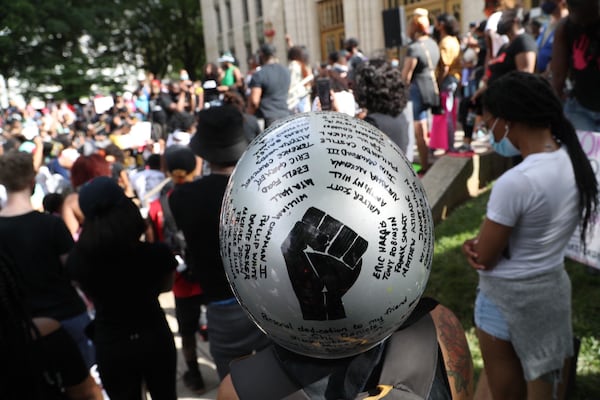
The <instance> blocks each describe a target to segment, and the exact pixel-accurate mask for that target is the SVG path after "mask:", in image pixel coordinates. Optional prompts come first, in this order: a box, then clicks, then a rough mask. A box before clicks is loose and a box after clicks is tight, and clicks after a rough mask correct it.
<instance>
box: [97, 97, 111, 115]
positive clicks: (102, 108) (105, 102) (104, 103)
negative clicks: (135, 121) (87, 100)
mask: <svg viewBox="0 0 600 400" xmlns="http://www.w3.org/2000/svg"><path fill="white" fill-rule="evenodd" d="M114 105H115V102H114V100H113V98H112V96H103V97H96V98H95V99H94V110H95V111H96V114H104V113H105V112H107V111H108V110H110V109H111V108H112V107H113V106H114Z"/></svg>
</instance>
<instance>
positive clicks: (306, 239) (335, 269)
mask: <svg viewBox="0 0 600 400" xmlns="http://www.w3.org/2000/svg"><path fill="white" fill-rule="evenodd" d="M367 247H368V243H367V241H366V240H365V239H363V238H362V237H360V236H359V235H358V234H357V233H356V232H354V231H353V230H352V229H350V228H349V227H347V226H346V225H344V224H343V223H341V222H340V221H338V220H337V219H335V218H333V217H331V216H330V215H328V214H326V213H324V212H323V211H321V210H319V209H317V208H315V207H311V208H309V209H308V210H307V211H306V212H305V213H304V216H303V217H302V221H298V222H296V224H295V225H294V227H293V228H292V230H291V231H290V233H289V234H288V236H287V237H286V239H285V240H284V242H283V244H282V245H281V251H282V252H283V257H284V259H285V263H286V265H287V270H288V274H289V276H290V281H291V283H292V287H293V288H294V292H295V293H296V296H297V297H298V301H299V302H300V309H301V310H302V316H303V318H304V319H305V320H317V321H325V320H336V319H342V318H345V317H346V312H345V310H344V304H343V302H342V296H343V295H344V294H345V293H346V292H347V291H348V290H349V289H350V288H351V287H352V285H353V284H354V282H356V279H357V278H358V276H359V275H360V270H361V267H362V258H361V257H362V255H363V254H364V253H365V251H366V250H367Z"/></svg>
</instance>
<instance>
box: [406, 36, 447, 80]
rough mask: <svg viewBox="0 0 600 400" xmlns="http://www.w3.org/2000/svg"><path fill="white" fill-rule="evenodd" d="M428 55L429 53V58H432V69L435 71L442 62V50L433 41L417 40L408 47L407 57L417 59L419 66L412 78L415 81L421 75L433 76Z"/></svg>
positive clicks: (428, 39)
mask: <svg viewBox="0 0 600 400" xmlns="http://www.w3.org/2000/svg"><path fill="white" fill-rule="evenodd" d="M427 53H429V57H430V58H431V68H432V69H433V70H435V67H436V66H437V65H438V62H439V61H440V50H439V48H438V45H437V43H436V42H435V41H434V40H433V39H431V38H430V37H426V38H425V39H422V40H415V41H414V42H412V43H411V44H410V45H409V46H408V50H407V52H406V56H407V57H413V58H416V59H417V65H416V67H415V70H414V72H413V76H412V80H413V81H414V80H415V79H416V78H417V77H418V76H421V75H427V77H429V76H431V70H430V69H429V61H428V59H427Z"/></svg>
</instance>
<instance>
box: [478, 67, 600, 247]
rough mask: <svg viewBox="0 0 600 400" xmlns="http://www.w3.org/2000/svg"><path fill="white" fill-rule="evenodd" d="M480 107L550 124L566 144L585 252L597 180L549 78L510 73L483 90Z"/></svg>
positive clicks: (516, 118) (531, 122)
mask: <svg viewBox="0 0 600 400" xmlns="http://www.w3.org/2000/svg"><path fill="white" fill-rule="evenodd" d="M483 107H484V108H485V109H486V110H488V111H489V112H490V113H491V114H492V115H494V116H496V117H500V118H504V119H506V120H508V121H513V122H520V123H523V124H526V125H529V126H531V127H535V128H544V127H549V128H550V130H551V132H552V135H554V137H555V138H556V139H557V140H558V141H560V142H561V143H563V144H564V145H565V146H566V148H567V152H568V153H569V158H570V159H571V164H572V165H573V172H574V174H575V182H576V185H577V189H578V191H579V216H580V220H581V241H582V245H583V248H584V251H585V248H586V240H585V238H586V234H587V230H588V226H589V223H590V221H591V220H592V218H593V217H594V216H595V214H596V211H597V208H598V182H597V181H596V175H595V173H594V170H593V169H592V166H591V164H590V162H589V159H588V158H587V156H586V154H585V152H584V151H583V149H582V148H581V143H580V142H579V139H578V137H577V133H576V132H575V128H573V125H572V124H571V122H570V121H569V120H567V118H566V117H565V115H564V112H563V109H562V103H561V101H560V99H559V98H558V96H556V94H555V92H554V90H553V89H552V87H551V86H550V84H549V83H548V81H547V80H546V79H544V78H542V77H539V76H537V75H533V74H529V73H526V72H518V71H514V72H510V73H508V74H506V75H505V76H503V77H501V78H499V79H498V80H497V81H495V82H494V83H492V84H491V85H490V87H489V88H488V89H487V90H486V92H485V94H484V97H483Z"/></svg>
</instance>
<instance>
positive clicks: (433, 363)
mask: <svg viewBox="0 0 600 400" xmlns="http://www.w3.org/2000/svg"><path fill="white" fill-rule="evenodd" d="M437 362H438V343H437V334H436V330H435V325H434V324H433V320H432V319H431V316H430V315H429V314H427V315H425V316H424V317H423V318H421V319H420V320H418V321H416V322H415V323H413V324H412V325H410V326H409V327H407V328H405V329H403V330H400V331H397V332H395V333H394V334H393V335H392V337H391V338H390V340H389V342H388V348H387V349H386V352H385V359H384V362H383V369H382V371H381V377H380V379H379V383H380V384H382V385H390V386H393V387H398V386H403V387H406V388H408V389H410V390H411V391H412V392H413V393H414V394H416V395H418V396H420V397H422V398H423V399H427V398H428V396H429V392H431V387H432V385H433V380H434V378H435V372H436V368H437Z"/></svg>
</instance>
